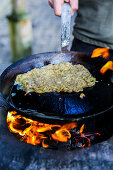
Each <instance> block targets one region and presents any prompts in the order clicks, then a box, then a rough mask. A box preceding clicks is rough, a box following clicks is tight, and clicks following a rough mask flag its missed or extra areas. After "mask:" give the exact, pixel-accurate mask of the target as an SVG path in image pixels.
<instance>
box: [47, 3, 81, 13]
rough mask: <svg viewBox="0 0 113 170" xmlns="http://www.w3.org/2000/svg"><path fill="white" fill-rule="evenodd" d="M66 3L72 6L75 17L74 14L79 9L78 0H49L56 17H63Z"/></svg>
mask: <svg viewBox="0 0 113 170" xmlns="http://www.w3.org/2000/svg"><path fill="white" fill-rule="evenodd" d="M64 2H67V3H69V4H70V6H71V8H72V15H74V12H75V11H76V10H77V9H78V0H49V5H50V6H51V7H52V8H53V9H54V13H55V15H57V16H61V12H62V5H63V4H64Z"/></svg>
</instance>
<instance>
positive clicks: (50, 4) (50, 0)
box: [49, 0, 53, 8]
mask: <svg viewBox="0 0 113 170" xmlns="http://www.w3.org/2000/svg"><path fill="white" fill-rule="evenodd" d="M49 6H50V7H51V8H53V1H52V0H49Z"/></svg>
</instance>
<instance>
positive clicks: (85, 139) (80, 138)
mask: <svg viewBox="0 0 113 170" xmlns="http://www.w3.org/2000/svg"><path fill="white" fill-rule="evenodd" d="M7 123H8V128H9V130H10V131H11V132H13V133H15V134H16V136H17V137H18V138H19V139H20V141H24V142H26V143H29V144H32V145H40V146H42V147H44V148H49V147H51V145H52V143H55V145H57V144H58V143H59V142H67V143H68V144H67V148H68V149H72V148H73V146H74V147H78V148H83V147H85V146H90V137H91V136H95V135H99V134H98V133H95V134H85V133H83V131H84V127H85V125H84V124H83V125H82V126H81V128H80V130H79V131H78V130H77V123H76V122H72V123H68V124H65V125H52V124H46V123H40V122H38V121H34V120H32V119H29V118H26V117H23V116H21V115H18V114H17V112H16V111H11V112H8V115H7ZM69 143H70V144H69ZM72 144H73V146H72Z"/></svg>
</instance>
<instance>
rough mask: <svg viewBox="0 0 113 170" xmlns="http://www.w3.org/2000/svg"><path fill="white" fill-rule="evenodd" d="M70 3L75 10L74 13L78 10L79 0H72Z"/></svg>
mask: <svg viewBox="0 0 113 170" xmlns="http://www.w3.org/2000/svg"><path fill="white" fill-rule="evenodd" d="M70 5H71V8H72V10H73V13H74V12H75V11H76V10H78V0H70Z"/></svg>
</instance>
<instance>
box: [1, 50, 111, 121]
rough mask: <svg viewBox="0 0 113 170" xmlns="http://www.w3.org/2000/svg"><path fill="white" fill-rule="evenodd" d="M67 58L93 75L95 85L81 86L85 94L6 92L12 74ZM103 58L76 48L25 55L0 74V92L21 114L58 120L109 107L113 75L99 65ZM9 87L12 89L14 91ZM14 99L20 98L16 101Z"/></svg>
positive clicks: (101, 63) (98, 111) (104, 61)
mask: <svg viewBox="0 0 113 170" xmlns="http://www.w3.org/2000/svg"><path fill="white" fill-rule="evenodd" d="M59 62H71V63H72V64H82V65H84V66H85V67H86V68H87V69H88V70H89V71H90V73H91V74H92V75H93V76H94V77H95V78H96V80H97V82H96V84H95V86H93V87H88V88H86V89H84V91H83V93H84V94H85V97H84V98H83V99H81V98H80V94H81V92H79V93H74V92H73V93H63V92H60V93H57V92H51V93H45V94H36V93H31V95H27V96H25V95H24V93H23V92H21V91H20V92H19V95H17V96H16V98H15V97H13V99H12V98H11V96H10V93H11V90H12V87H13V84H14V81H15V78H16V76H17V75H18V74H21V73H25V72H27V71H30V70H31V69H33V68H39V67H42V66H44V65H47V64H50V63H51V64H56V63H59ZM106 62H107V60H105V59H103V58H102V57H99V58H96V59H91V57H90V56H89V55H86V54H83V53H78V52H51V53H42V54H36V55H33V56H29V57H26V58H24V59H22V60H20V61H18V62H16V63H14V64H12V65H11V66H9V67H8V68H7V69H6V70H5V71H4V72H3V73H2V75H1V77H0V92H1V93H2V96H3V98H4V99H5V100H6V102H7V103H8V104H9V105H10V106H11V107H12V108H11V109H12V110H17V111H19V112H20V113H21V114H23V115H25V116H32V117H34V118H49V119H59V120H73V121H75V120H78V119H81V118H83V117H88V116H89V117H90V116H92V115H95V114H102V113H104V112H106V111H111V110H113V77H112V71H107V72H106V73H105V74H104V75H102V74H101V73H100V68H101V67H102V66H103V65H104V64H105V63H106ZM14 90H15V89H14V88H13V92H14ZM17 100H19V101H20V103H21V104H20V105H19V104H18V103H19V102H17Z"/></svg>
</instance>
